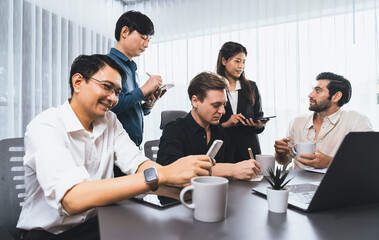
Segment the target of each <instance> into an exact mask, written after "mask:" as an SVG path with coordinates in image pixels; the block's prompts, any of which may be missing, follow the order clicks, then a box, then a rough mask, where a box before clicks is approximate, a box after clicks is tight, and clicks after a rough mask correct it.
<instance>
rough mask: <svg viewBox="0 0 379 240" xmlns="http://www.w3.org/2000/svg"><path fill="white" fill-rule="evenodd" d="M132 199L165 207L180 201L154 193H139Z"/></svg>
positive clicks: (153, 205)
mask: <svg viewBox="0 0 379 240" xmlns="http://www.w3.org/2000/svg"><path fill="white" fill-rule="evenodd" d="M132 200H134V201H137V202H140V203H143V204H147V205H149V206H152V207H156V208H167V207H170V206H173V205H176V204H179V203H180V200H178V199H175V198H170V197H166V196H161V195H156V194H140V195H138V196H135V197H134V198H132Z"/></svg>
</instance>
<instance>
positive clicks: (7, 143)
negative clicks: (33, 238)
mask: <svg viewBox="0 0 379 240" xmlns="http://www.w3.org/2000/svg"><path fill="white" fill-rule="evenodd" d="M24 155H25V150H24V138H9V139H3V140H1V141H0V226H1V227H2V228H4V229H5V230H7V231H8V232H9V233H10V234H11V235H12V236H13V237H14V238H15V239H18V237H19V231H18V230H17V229H16V224H17V221H18V218H19V215H20V212H21V207H22V204H23V201H24V198H25V183H24V172H25V170H24V165H23V156H24Z"/></svg>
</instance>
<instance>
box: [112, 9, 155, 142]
mask: <svg viewBox="0 0 379 240" xmlns="http://www.w3.org/2000/svg"><path fill="white" fill-rule="evenodd" d="M153 34H154V25H153V22H152V21H151V20H150V19H149V18H148V17H147V16H146V15H144V14H142V13H140V12H136V11H128V12H125V13H124V14H123V15H121V17H120V18H119V19H118V21H117V23H116V29H115V37H116V40H117V45H116V47H115V48H112V49H111V51H110V53H109V54H108V56H109V57H111V58H112V59H113V60H115V61H116V62H117V63H118V64H119V65H120V66H121V67H122V69H123V70H124V71H125V73H126V75H127V79H126V81H125V83H124V84H123V85H122V92H121V94H120V97H119V102H118V104H117V106H115V107H114V108H113V109H112V111H113V112H114V113H116V114H117V118H118V119H119V120H120V122H121V123H122V126H123V127H124V129H125V130H126V132H127V133H128V134H129V136H130V138H131V139H132V141H133V142H134V143H135V144H136V145H137V146H139V145H140V144H141V142H142V135H143V116H144V115H148V114H149V113H150V110H151V109H152V108H153V106H154V104H155V102H156V101H157V100H158V99H159V98H160V97H161V95H162V94H161V92H160V91H159V87H160V86H161V85H162V78H161V76H158V75H152V76H150V78H149V80H148V81H147V82H146V83H145V84H144V85H143V86H142V87H139V77H138V74H137V72H136V70H137V64H136V63H135V62H134V61H133V60H132V59H133V58H134V57H137V56H139V55H141V54H142V53H143V52H144V51H145V49H146V48H148V46H149V41H150V36H151V35H153Z"/></svg>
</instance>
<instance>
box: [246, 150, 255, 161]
mask: <svg viewBox="0 0 379 240" xmlns="http://www.w3.org/2000/svg"><path fill="white" fill-rule="evenodd" d="M247 150H248V151H249V155H250V159H254V157H253V151H251V148H248V149H247Z"/></svg>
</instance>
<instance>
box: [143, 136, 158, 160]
mask: <svg viewBox="0 0 379 240" xmlns="http://www.w3.org/2000/svg"><path fill="white" fill-rule="evenodd" d="M143 148H144V150H145V156H146V157H148V158H149V159H150V160H152V161H154V162H155V161H156V160H157V153H158V149H159V139H158V140H151V141H147V142H146V143H145V145H144V146H143Z"/></svg>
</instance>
